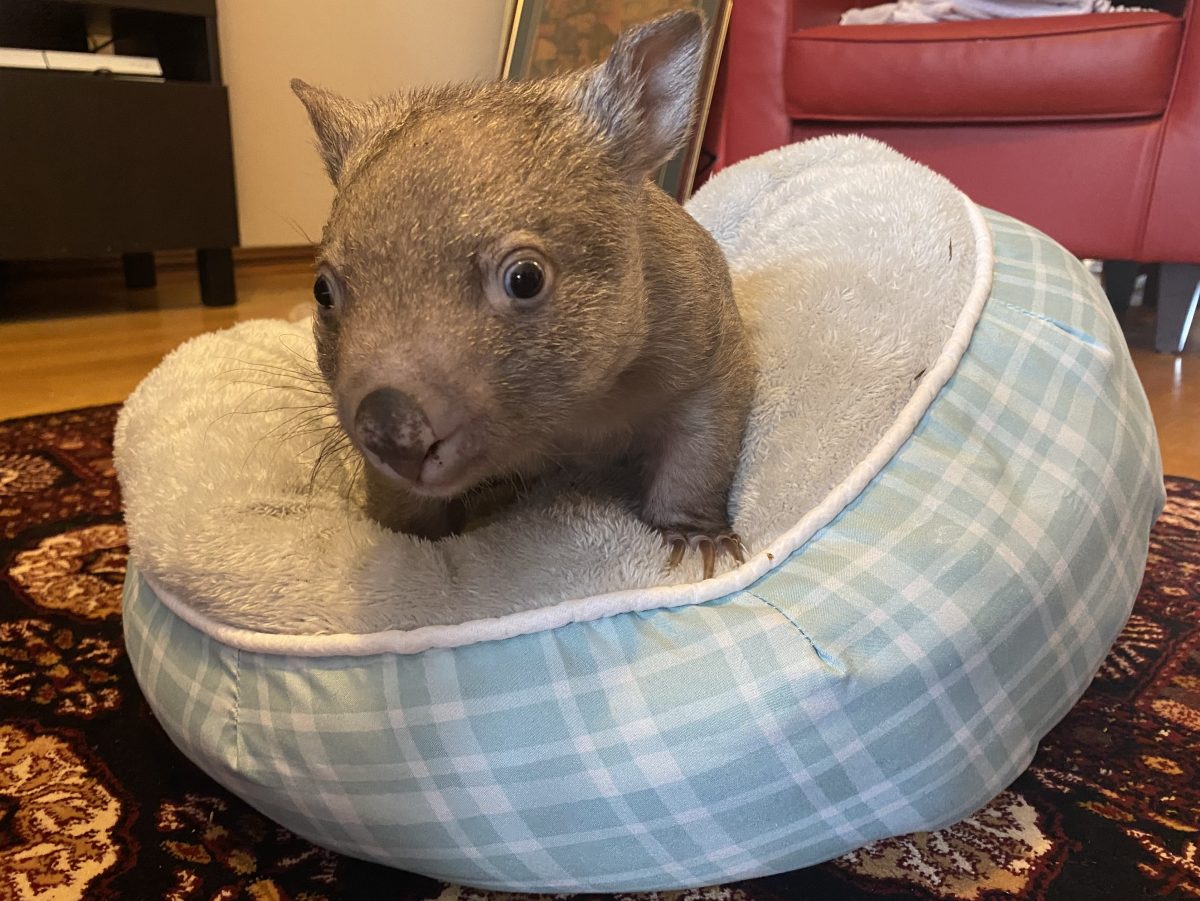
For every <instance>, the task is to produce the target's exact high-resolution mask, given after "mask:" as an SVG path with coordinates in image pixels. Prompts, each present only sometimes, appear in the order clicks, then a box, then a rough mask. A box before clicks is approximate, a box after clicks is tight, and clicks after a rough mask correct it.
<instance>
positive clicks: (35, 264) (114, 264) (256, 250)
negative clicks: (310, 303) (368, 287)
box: [2, 244, 316, 276]
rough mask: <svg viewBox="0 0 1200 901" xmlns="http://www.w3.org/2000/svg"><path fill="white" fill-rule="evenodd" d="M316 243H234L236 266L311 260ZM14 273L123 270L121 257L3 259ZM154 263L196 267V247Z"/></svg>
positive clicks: (158, 255) (161, 255)
mask: <svg viewBox="0 0 1200 901" xmlns="http://www.w3.org/2000/svg"><path fill="white" fill-rule="evenodd" d="M315 253H316V247H315V246H314V245H312V244H297V245H288V246H280V247H235V248H234V249H233V262H234V265H235V266H239V267H240V266H270V265H275V264H282V263H309V264H311V263H312V261H313V255H314V254H315ZM2 262H3V263H4V265H5V266H6V268H8V269H10V271H11V272H12V274H14V275H18V274H19V275H33V276H37V275H96V274H101V273H107V272H119V271H121V258H120V257H103V258H100V259H65V260H13V261H8V260H5V261H2ZM154 264H155V266H156V267H157V268H158V269H159V270H160V271H167V272H169V271H178V270H181V269H194V268H195V266H196V251H194V250H160V251H156V252H155V254H154Z"/></svg>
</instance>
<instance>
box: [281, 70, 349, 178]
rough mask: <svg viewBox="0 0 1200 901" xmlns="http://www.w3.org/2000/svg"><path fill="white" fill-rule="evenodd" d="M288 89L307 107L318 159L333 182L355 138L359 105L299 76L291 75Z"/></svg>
mask: <svg viewBox="0 0 1200 901" xmlns="http://www.w3.org/2000/svg"><path fill="white" fill-rule="evenodd" d="M292 92H293V93H295V95H296V96H297V97H299V98H300V102H301V103H303V104H304V108H305V109H306V110H308V118H309V119H310V120H311V121H312V125H313V129H314V130H315V131H316V133H317V149H319V150H320V151H321V159H323V160H324V161H325V170H326V171H327V172H328V173H329V180H330V181H332V182H333V183H334V184H335V185H336V184H337V182H338V176H339V175H340V174H341V171H342V163H344V162H345V160H346V155H347V154H348V153H349V152H350V149H351V148H352V147H353V146H354V144H355V142H356V141H357V140H358V135H359V131H360V127H361V124H362V119H363V116H362V109H361V107H359V106H358V104H356V103H354V102H353V101H350V100H347V99H346V98H345V97H339V96H338V95H337V94H335V93H333V92H332V91H326V90H325V89H323V88H317V87H313V86H312V85H311V84H308V83H307V82H304V81H301V80H300V79H299V78H293V79H292Z"/></svg>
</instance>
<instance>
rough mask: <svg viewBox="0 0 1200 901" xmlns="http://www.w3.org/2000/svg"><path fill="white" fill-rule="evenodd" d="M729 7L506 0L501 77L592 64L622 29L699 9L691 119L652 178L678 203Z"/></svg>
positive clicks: (688, 0)
mask: <svg viewBox="0 0 1200 901" xmlns="http://www.w3.org/2000/svg"><path fill="white" fill-rule="evenodd" d="M732 6H733V3H732V0H510V2H509V16H508V22H509V31H508V41H507V42H506V44H505V52H504V59H503V62H502V66H501V78H504V79H508V80H514V81H516V80H521V79H525V78H539V77H544V76H547V75H554V74H557V73H560V72H566V71H569V70H572V69H580V68H583V67H585V66H590V65H594V64H596V63H598V62H600V61H602V60H603V59H604V57H605V56H607V55H608V52H609V50H611V49H612V45H613V42H614V41H615V40H616V38H617V34H618V33H619V32H620V31H621V30H622V29H623V28H627V27H628V26H630V25H635V24H637V23H638V22H644V21H647V20H649V19H653V18H655V17H657V16H660V15H663V14H665V13H668V12H671V11H673V10H676V9H687V8H692V9H698V10H700V11H701V12H702V13H703V14H704V18H705V21H706V22H707V23H708V46H707V47H706V49H705V55H704V69H703V71H702V73H701V76H700V102H699V104H698V108H697V114H696V120H695V122H693V124H692V132H691V134H690V135H689V136H688V141H687V144H686V145H685V146H684V147H683V149H682V150H680V152H679V153H678V154H676V155H675V157H674V158H673V159H671V160H670V161H669V162H667V163H666V164H665V165H664V166H663V167H662V168H661V169H660V170H659V172H658V174H657V176H656V178H655V181H657V183H658V184H659V186H660V187H661V188H662V189H663V190H664V191H666V192H667V193H668V194H670V195H671V196H672V197H674V198H675V199H676V200H678V201H679V202H680V203H682V202H683V201H685V200H687V198H688V197H689V196H690V195H691V191H692V183H693V181H694V180H695V178H696V168H697V165H698V164H699V161H700V151H701V144H702V142H703V140H704V125H705V123H706V122H707V121H708V112H709V108H710V106H711V105H712V97H713V89H714V87H715V85H716V81H717V69H718V68H719V66H720V63H721V52H722V50H723V49H724V47H725V35H726V33H727V32H728V30H729V13H730V10H731V9H732Z"/></svg>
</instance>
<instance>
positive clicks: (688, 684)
mask: <svg viewBox="0 0 1200 901" xmlns="http://www.w3.org/2000/svg"><path fill="white" fill-rule="evenodd" d="M988 220H989V223H990V225H991V227H992V229H993V232H994V235H995V244H996V253H997V266H996V278H995V283H994V286H993V291H992V296H991V298H990V299H989V301H988V304H987V308H986V310H985V312H984V315H983V318H982V320H981V321H980V323H979V325H978V328H977V330H976V333H975V336H974V339H973V341H972V344H971V346H970V348H969V350H968V352H967V354H966V356H965V357H964V359H963V360H962V362H961V364H960V366H959V368H958V371H957V373H956V374H955V376H954V378H953V379H952V380H951V382H950V383H949V384H948V385H947V386H946V388H945V389H944V390H943V391H942V393H941V395H940V396H939V397H938V399H937V400H936V401H935V402H934V404H933V406H932V407H931V408H930V410H929V411H928V413H927V414H926V416H925V418H924V419H923V420H922V422H921V424H920V426H919V427H918V429H917V431H916V433H915V434H914V435H913V437H912V438H911V439H910V440H909V441H908V442H907V443H906V444H905V446H904V447H903V448H902V450H901V451H900V453H899V454H898V455H897V456H896V457H895V458H894V459H893V460H892V461H891V462H890V463H889V464H888V465H887V467H886V468H885V469H884V470H883V471H882V472H881V473H880V475H879V476H878V477H877V478H876V479H875V480H874V481H873V483H872V484H871V485H870V486H869V487H868V489H867V490H866V491H864V492H863V493H862V495H861V496H860V497H859V498H858V499H857V500H856V501H854V502H853V503H852V504H851V505H850V506H849V507H848V508H847V509H846V510H845V511H844V512H843V513H842V514H841V515H839V516H838V517H837V519H835V520H834V521H833V522H832V523H831V524H830V525H829V526H828V527H826V528H825V529H823V530H822V531H821V532H820V533H818V534H817V536H816V537H815V538H814V539H813V540H812V541H810V542H809V543H808V544H807V545H806V546H805V547H803V548H802V549H801V550H799V551H798V552H796V553H795V554H793V555H792V556H791V557H790V558H789V559H788V560H786V561H782V562H781V565H779V566H778V567H777V568H776V569H775V570H773V571H772V572H771V573H770V574H769V575H767V576H765V577H764V578H762V579H761V580H759V581H758V582H757V583H755V584H754V585H752V586H751V588H750V589H749V590H746V591H743V592H739V593H737V594H734V595H732V596H729V597H727V598H723V599H721V600H718V601H714V602H710V603H706V604H700V605H695V606H691V607H684V608H677V609H673V610H657V611H651V612H647V613H630V614H624V615H619V616H613V617H609V618H607V619H602V620H599V621H595V622H589V623H581V624H576V625H571V626H566V627H563V628H559V629H555V630H551V631H545V632H540V633H536V634H532V635H526V636H521V637H516V638H511V639H507V640H504V641H497V642H487V643H483V644H476V645H470V646H466V647H461V648H456V649H452V650H429V651H424V652H422V653H419V654H412V655H377V656H370V657H337V658H323V659H299V658H290V657H286V656H271V655H264V654H251V653H247V652H240V651H237V650H234V649H231V648H228V647H225V646H222V645H219V644H217V643H216V642H215V641H213V640H212V639H210V638H208V637H207V636H205V635H203V634H201V633H200V632H198V631H196V630H195V629H193V628H192V627H190V626H188V625H187V624H185V623H184V622H183V621H181V620H180V619H178V618H177V617H176V616H175V615H174V614H172V613H171V612H170V611H169V610H168V609H167V608H166V607H165V606H163V605H162V603H161V602H159V601H158V599H157V598H156V597H155V596H154V593H153V592H152V590H151V589H150V588H149V587H148V586H147V585H146V583H145V582H144V581H142V580H141V579H140V578H139V577H138V576H137V575H136V573H132V572H131V576H130V579H129V581H128V583H127V590H126V598H125V623H126V636H127V641H128V646H129V653H130V657H131V659H132V661H133V665H134V668H135V671H136V673H137V675H138V678H139V680H140V682H141V684H142V686H143V689H144V691H145V693H146V696H147V698H148V699H149V701H150V703H151V705H152V706H153V708H154V710H155V712H156V713H157V715H158V717H159V719H160V720H161V721H162V724H163V726H164V727H165V728H166V730H167V731H168V733H169V734H170V735H171V737H172V739H174V741H175V742H176V743H177V744H178V745H179V746H180V748H182V749H183V750H184V752H185V753H186V754H187V755H188V756H189V757H191V758H192V759H193V760H194V761H195V762H196V763H197V764H199V765H200V766H201V767H202V768H203V769H205V770H206V771H207V772H209V773H210V774H211V775H212V776H213V777H214V778H215V779H216V780H217V781H219V782H221V783H222V784H224V785H225V786H227V787H228V788H229V789H231V790H232V791H234V792H235V793H237V794H239V795H241V796H243V797H245V798H246V799H247V800H249V801H250V802H251V803H253V804H254V805H256V806H257V807H259V808H260V809H261V810H262V811H264V812H265V813H266V814H268V815H269V816H271V817H273V818H275V819H276V820H278V821H279V822H281V823H283V824H284V825H286V826H288V827H290V828H291V829H293V830H295V831H296V832H298V833H300V834H301V835H303V836H305V837H306V838H309V839H311V840H313V841H315V842H318V843H320V844H322V845H326V846H328V847H331V848H334V849H336V850H338V851H342V852H344V853H347V854H351V855H355V856H360V857H367V858H370V859H373V860H377V861H381V862H385V863H388V864H391V865H394V866H397V867H402V868H405V869H409V870H414V871H417V872H420V873H425V874H428V875H430V876H433V877H435V878H439V879H445V880H450V881H456V882H463V883H468V884H473V885H478V886H485V887H492V888H508V889H519V890H553V891H569V890H592V891H603V890H608V891H617V890H634V889H647V888H664V887H677V886H685V885H700V884H708V883H717V882H724V881H728V880H733V879H742V878H747V877H752V876H758V875H763V874H768V873H773V872H778V871H783V870H788V869H793V868H797V867H802V866H806V865H809V864H813V863H816V862H818V861H821V860H825V859H828V858H830V857H833V856H836V855H838V854H841V853H843V852H845V851H848V850H850V849H852V848H855V847H857V846H859V845H862V844H864V843H866V842H869V841H871V840H873V839H875V838H879V837H883V836H888V835H894V834H898V833H905V832H910V831H914V830H921V829H931V828H936V827H940V826H942V825H945V824H948V823H950V822H952V821H955V820H957V819H959V818H961V817H963V816H964V815H966V814H968V813H970V812H971V811H973V810H975V809H976V808H978V807H980V806H981V805H982V804H984V803H985V802H986V801H987V800H989V799H990V798H991V797H992V796H994V795H995V794H996V793H997V792H999V791H1000V790H1001V789H1002V788H1004V787H1005V786H1006V785H1007V784H1008V783H1009V782H1011V781H1012V780H1013V779H1014V778H1015V777H1016V776H1017V775H1018V774H1019V773H1020V772H1021V771H1022V770H1023V769H1024V768H1025V766H1026V765H1027V764H1028V762H1029V760H1030V758H1031V756H1032V755H1033V752H1034V748H1035V745H1036V743H1037V741H1038V740H1039V739H1040V737H1041V736H1042V735H1044V734H1045V733H1046V732H1047V731H1048V730H1049V729H1050V728H1051V726H1053V725H1054V723H1056V722H1057V721H1058V720H1059V719H1060V718H1061V717H1062V716H1063V714H1064V713H1065V712H1066V711H1067V710H1068V709H1069V708H1070V706H1071V705H1072V704H1073V703H1074V702H1075V700H1076V699H1077V698H1078V697H1079V695H1080V694H1081V693H1082V692H1083V690H1084V688H1085V687H1086V686H1087V684H1088V682H1089V681H1090V680H1091V678H1092V675H1093V673H1094V671H1095V669H1096V667H1097V666H1098V665H1099V663H1100V661H1101V658H1102V656H1103V655H1104V653H1105V651H1106V649H1107V648H1108V646H1109V644H1110V643H1111V642H1112V640H1113V639H1114V638H1115V636H1116V635H1117V633H1118V631H1119V629H1120V627H1121V625H1122V624H1123V623H1124V621H1125V619H1126V617H1127V616H1128V613H1129V609H1130V606H1131V604H1132V602H1133V598H1134V595H1135V593H1136V590H1137V587H1138V584H1139V580H1140V577H1141V573H1142V568H1143V566H1144V563H1145V558H1146V546H1147V535H1148V532H1149V529H1150V525H1151V523H1152V521H1153V520H1154V518H1155V517H1156V516H1157V513H1158V511H1159V509H1160V506H1161V503H1162V497H1163V493H1162V478H1161V472H1160V464H1159V457H1158V451H1157V445H1156V442H1155V437H1154V428H1153V424H1152V422H1151V420H1150V414H1149V410H1148V407H1147V404H1146V401H1145V397H1144V395H1143V394H1142V391H1141V387H1140V385H1139V382H1138V379H1137V376H1136V373H1135V372H1134V369H1133V366H1132V364H1131V362H1130V360H1129V357H1128V354H1127V353H1126V351H1125V348H1124V343H1123V341H1122V338H1121V335H1120V331H1119V329H1118V327H1117V325H1116V323H1115V321H1114V319H1113V317H1112V315H1111V313H1110V312H1109V309H1108V306H1107V303H1106V302H1105V300H1104V297H1103V296H1102V294H1101V293H1100V292H1099V290H1098V289H1097V287H1096V285H1095V283H1094V281H1093V280H1092V279H1091V277H1090V276H1089V275H1088V273H1087V272H1086V271H1085V270H1084V269H1083V267H1082V266H1081V265H1080V264H1079V263H1078V261H1076V260H1075V259H1074V258H1073V257H1071V256H1070V255H1068V254H1067V253H1066V252H1065V251H1063V250H1062V249H1061V248H1059V247H1058V246H1057V245H1055V244H1054V243H1053V242H1051V241H1049V240H1048V239H1047V238H1045V237H1044V236H1042V235H1040V234H1039V233H1037V232H1036V231H1034V230H1033V229H1030V228H1028V227H1026V226H1024V225H1021V224H1019V223H1017V222H1015V221H1013V220H1011V219H1008V218H1006V217H1003V216H1000V215H998V214H988Z"/></svg>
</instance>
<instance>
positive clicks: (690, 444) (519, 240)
mask: <svg viewBox="0 0 1200 901" xmlns="http://www.w3.org/2000/svg"><path fill="white" fill-rule="evenodd" d="M703 44H704V22H703V19H702V18H701V16H700V15H699V14H697V13H695V12H692V11H685V12H678V13H674V14H671V15H668V16H665V17H663V18H660V19H657V20H655V21H652V22H650V23H648V24H645V25H642V26H639V27H635V28H632V29H629V30H627V31H625V32H623V33H622V34H621V35H620V36H619V38H618V40H617V42H616V45H615V46H614V47H613V49H612V52H611V54H610V55H609V57H608V58H607V60H606V61H605V62H604V63H603V64H601V65H598V66H596V67H594V68H591V69H588V70H584V71H582V72H576V73H572V74H569V75H565V76H560V77H554V78H549V79H542V80H537V81H529V82H495V83H477V84H468V85H461V86H451V87H442V88H435V89H427V90H422V91H418V92H416V93H413V94H410V95H405V96H391V97H386V98H381V99H376V100H373V101H371V102H368V103H366V104H357V103H353V102H351V101H349V100H346V99H343V98H341V97H338V96H336V95H334V94H332V93H330V92H328V91H325V90H322V89H320V88H316V87H313V86H311V85H308V84H305V83H304V82H303V81H300V80H295V81H293V82H292V89H293V90H294V91H295V92H296V94H297V95H298V96H299V98H300V100H301V101H302V102H303V103H304V106H305V107H306V108H307V110H308V114H309V117H310V118H311V120H312V124H313V127H314V128H315V130H316V135H317V143H318V147H319V150H320V153H321V156H322V157H323V159H324V162H325V166H326V168H327V170H328V173H329V177H330V178H331V179H332V181H333V183H334V186H335V187H336V189H337V191H336V197H335V199H334V201H333V207H332V210H331V212H330V215H329V221H328V223H327V224H326V226H325V230H324V235H323V239H322V241H321V245H320V248H319V252H318V257H317V264H318V275H317V279H316V283H315V285H314V294H315V297H316V300H317V310H316V313H315V332H316V348H317V364H318V366H319V368H320V370H321V372H322V374H323V375H324V378H325V379H326V380H327V382H328V384H329V387H330V389H331V392H332V395H333V399H334V404H335V407H336V411H337V416H338V419H339V421H340V423H341V424H342V426H343V428H344V429H345V431H346V434H347V435H348V436H349V438H350V439H351V441H352V443H353V445H354V447H355V449H357V451H359V452H360V453H361V454H362V456H363V457H364V458H365V459H366V461H367V463H368V464H369V465H367V466H366V467H365V471H366V481H367V505H368V512H369V513H370V514H371V515H372V516H373V517H374V518H375V519H376V520H378V521H379V522H381V523H382V524H384V525H385V526H389V527H391V528H393V529H398V530H401V531H404V532H409V533H412V534H415V535H419V536H424V537H426V538H429V539H436V538H439V537H443V536H445V535H447V534H449V533H450V532H451V531H453V529H454V516H453V512H452V511H453V509H454V507H455V501H456V499H459V498H461V497H462V496H463V495H464V494H466V493H468V492H470V491H471V490H472V489H474V488H477V486H480V485H482V484H486V483H488V482H489V481H490V480H494V479H497V478H503V477H506V476H512V475H521V476H526V475H530V474H534V473H536V472H537V471H538V470H540V469H544V468H546V467H547V466H550V465H557V464H559V463H560V462H561V461H564V460H579V459H588V458H591V459H600V460H607V461H613V462H614V464H615V461H616V460H617V459H618V458H621V459H623V460H625V461H629V460H632V461H634V465H633V466H632V468H631V470H630V471H631V472H634V473H636V478H637V480H638V483H639V484H638V485H637V486H636V495H637V497H638V503H637V510H638V515H639V516H640V518H641V520H642V521H643V522H645V523H646V525H648V526H650V527H651V528H653V529H656V530H658V531H659V532H660V533H661V534H662V536H663V541H664V544H665V545H666V546H667V548H668V563H669V564H670V565H671V566H674V565H676V564H678V563H679V562H680V560H681V559H682V558H683V556H684V554H685V553H686V552H687V550H688V549H689V548H691V549H693V550H695V551H698V552H699V553H700V555H701V557H702V560H703V567H704V575H705V578H709V577H711V576H712V574H713V572H714V561H715V559H716V557H717V556H718V555H719V554H722V553H728V554H730V555H731V556H733V557H734V559H736V560H737V561H738V562H743V549H742V545H741V542H740V540H739V539H738V537H737V535H736V534H734V533H733V532H732V531H731V528H730V518H729V512H728V509H727V508H728V502H729V491H730V483H731V481H732V479H733V475H734V469H735V467H736V464H737V459H738V452H739V449H740V446H741V442H742V436H743V432H744V430H745V426H746V419H747V415H748V411H749V409H750V403H751V398H752V393H753V386H754V382H755V373H756V367H755V358H754V353H753V349H752V347H751V345H750V342H749V340H748V338H747V335H746V330H745V327H744V325H743V323H742V319H741V317H740V316H739V314H738V309H737V306H736V305H735V303H734V299H733V292H732V288H731V284H730V277H729V270H728V267H727V265H726V263H725V259H724V257H723V256H722V253H721V250H720V248H719V247H718V246H717V243H716V242H715V241H714V240H713V238H712V236H711V235H709V234H708V232H706V231H705V230H704V229H703V228H701V227H700V225H699V224H698V223H697V222H696V221H695V220H693V219H692V218H691V217H690V216H689V215H688V214H687V213H686V212H685V211H684V210H683V209H682V208H681V207H680V206H679V205H678V204H677V203H675V202H674V201H673V200H672V199H671V198H669V197H668V196H667V195H666V194H665V193H664V192H663V191H662V190H661V189H659V188H658V187H657V186H656V185H655V184H654V183H653V182H652V181H651V180H650V175H651V173H653V172H654V170H656V169H657V168H658V167H659V166H660V165H662V164H663V163H664V162H665V161H666V160H668V159H669V158H670V157H671V156H672V155H673V154H674V153H675V151H676V150H677V149H678V148H679V147H680V146H681V145H682V143H683V141H684V140H685V138H686V136H687V134H688V132H689V130H690V127H691V125H692V123H693V121H694V118H695V113H696V102H697V94H698V83H699V78H700V70H701V61H702V57H703Z"/></svg>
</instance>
